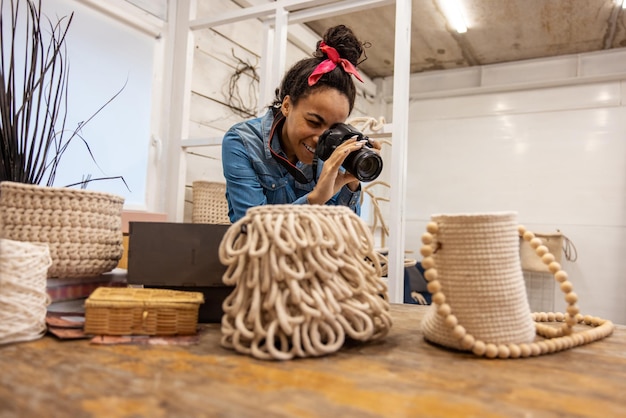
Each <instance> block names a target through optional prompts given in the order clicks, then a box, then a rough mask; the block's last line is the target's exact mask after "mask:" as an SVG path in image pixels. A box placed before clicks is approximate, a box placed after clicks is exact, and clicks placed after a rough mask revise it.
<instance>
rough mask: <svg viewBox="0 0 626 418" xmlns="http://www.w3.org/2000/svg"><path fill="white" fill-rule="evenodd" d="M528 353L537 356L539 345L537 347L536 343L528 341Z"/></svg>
mask: <svg viewBox="0 0 626 418" xmlns="http://www.w3.org/2000/svg"><path fill="white" fill-rule="evenodd" d="M529 346H530V355H531V356H533V357H536V356H538V355H539V354H541V347H539V345H537V343H530V344H529Z"/></svg>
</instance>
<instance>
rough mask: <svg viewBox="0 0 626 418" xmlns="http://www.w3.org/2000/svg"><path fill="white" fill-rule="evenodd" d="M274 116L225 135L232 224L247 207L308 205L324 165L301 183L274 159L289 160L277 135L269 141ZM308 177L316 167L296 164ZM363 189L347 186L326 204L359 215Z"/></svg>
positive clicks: (244, 124)
mask: <svg viewBox="0 0 626 418" xmlns="http://www.w3.org/2000/svg"><path fill="white" fill-rule="evenodd" d="M273 122H274V114H273V112H272V110H271V109H270V110H269V111H268V112H267V113H266V114H265V115H264V116H262V117H259V118H256V119H251V120H248V121H245V122H240V123H238V124H236V125H234V126H233V127H232V128H230V129H229V130H228V132H226V134H225V135H224V139H223V141H222V168H223V171H224V177H225V178H226V199H227V200H228V216H229V218H230V221H231V222H233V223H234V222H236V221H237V220H239V219H240V218H242V217H243V216H244V215H245V214H246V211H247V210H248V208H251V207H253V206H260V205H266V204H295V205H301V204H308V199H307V197H308V194H309V192H311V190H313V187H314V186H315V183H316V181H317V178H318V177H319V175H320V173H321V170H322V165H323V162H322V161H319V162H318V166H317V174H316V177H315V180H314V181H311V182H309V183H306V184H304V183H299V182H298V181H296V179H295V178H294V177H293V176H292V175H291V174H290V173H289V172H288V171H287V169H286V168H285V167H283V166H282V165H281V164H279V163H278V161H276V160H275V159H274V157H272V154H271V152H270V148H269V147H270V143H271V147H272V150H274V152H275V153H277V154H279V155H281V156H283V157H286V156H285V153H284V152H283V150H282V149H281V147H280V141H279V139H278V134H277V133H274V135H273V137H272V138H271V141H268V138H269V135H270V132H271V130H272V124H273ZM276 131H278V129H276ZM296 167H297V168H299V169H300V170H301V171H302V172H303V173H304V174H305V175H306V176H307V177H308V178H312V175H311V173H312V171H313V167H312V166H311V165H310V164H303V163H301V162H298V163H297V165H296ZM360 197H361V189H360V187H359V189H358V190H357V191H355V192H353V191H351V190H350V189H349V188H348V187H347V186H344V187H343V188H342V189H341V190H340V191H339V192H338V193H337V194H336V195H335V196H333V197H332V198H331V199H330V200H329V201H328V202H327V203H326V204H327V205H343V206H348V207H349V208H350V209H352V210H353V211H354V212H355V213H356V214H357V215H360V212H361V204H360Z"/></svg>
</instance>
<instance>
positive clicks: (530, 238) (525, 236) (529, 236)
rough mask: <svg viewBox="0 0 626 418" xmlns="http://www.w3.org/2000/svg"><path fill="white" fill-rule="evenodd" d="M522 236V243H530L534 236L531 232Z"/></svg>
mask: <svg viewBox="0 0 626 418" xmlns="http://www.w3.org/2000/svg"><path fill="white" fill-rule="evenodd" d="M523 236H524V241H530V240H532V239H533V238H535V234H533V233H532V232H530V231H526V232H524V235H523Z"/></svg>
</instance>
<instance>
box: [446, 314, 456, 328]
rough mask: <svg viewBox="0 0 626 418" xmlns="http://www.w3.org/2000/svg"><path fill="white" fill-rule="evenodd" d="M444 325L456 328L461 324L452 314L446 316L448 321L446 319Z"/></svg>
mask: <svg viewBox="0 0 626 418" xmlns="http://www.w3.org/2000/svg"><path fill="white" fill-rule="evenodd" d="M444 323H445V324H446V326H448V327H450V328H454V327H455V326H456V325H457V324H458V323H459V320H458V319H456V316H454V315H452V314H450V315H448V316H446V319H444Z"/></svg>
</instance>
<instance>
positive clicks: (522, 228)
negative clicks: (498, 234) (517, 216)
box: [517, 225, 526, 237]
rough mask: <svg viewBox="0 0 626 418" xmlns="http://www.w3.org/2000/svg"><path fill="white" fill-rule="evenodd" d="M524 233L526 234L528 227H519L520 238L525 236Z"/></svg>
mask: <svg viewBox="0 0 626 418" xmlns="http://www.w3.org/2000/svg"><path fill="white" fill-rule="evenodd" d="M524 232H526V227H525V226H524V225H518V226H517V233H518V234H519V236H520V237H523V236H524Z"/></svg>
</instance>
